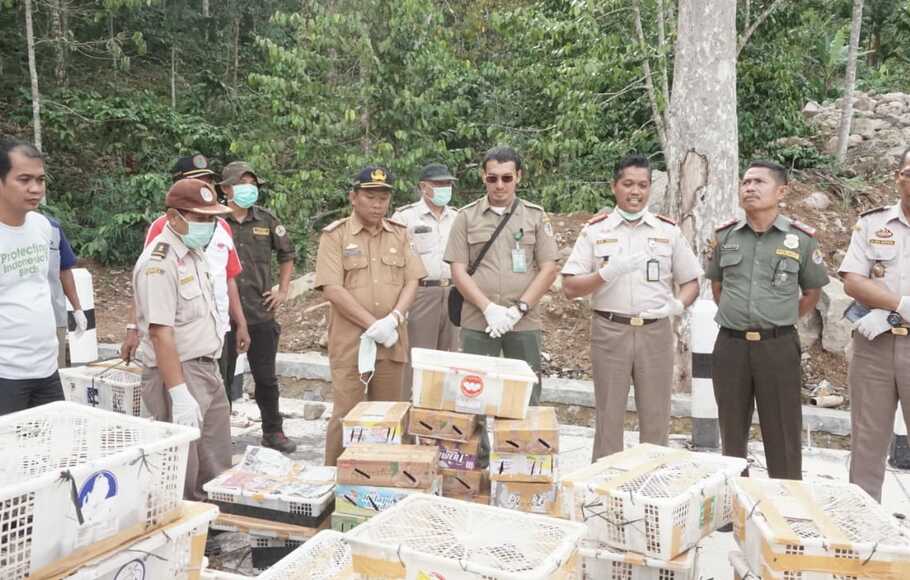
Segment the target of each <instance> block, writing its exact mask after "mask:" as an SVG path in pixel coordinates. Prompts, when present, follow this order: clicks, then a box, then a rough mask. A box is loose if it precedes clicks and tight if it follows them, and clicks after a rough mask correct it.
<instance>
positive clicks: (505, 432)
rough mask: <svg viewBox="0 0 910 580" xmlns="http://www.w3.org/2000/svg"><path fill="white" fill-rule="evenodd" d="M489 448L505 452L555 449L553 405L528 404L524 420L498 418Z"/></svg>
mask: <svg viewBox="0 0 910 580" xmlns="http://www.w3.org/2000/svg"><path fill="white" fill-rule="evenodd" d="M493 450H494V451H503V452H507V453H557V452H559V421H558V420H557V419H556V409H554V408H553V407H528V416H527V417H525V418H524V419H499V420H497V421H496V423H495V424H494V425H493Z"/></svg>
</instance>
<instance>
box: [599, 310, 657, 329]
mask: <svg viewBox="0 0 910 580" xmlns="http://www.w3.org/2000/svg"><path fill="white" fill-rule="evenodd" d="M594 312H596V313H597V314H598V316H603V317H604V318H606V319H607V320H611V321H613V322H618V323H620V324H628V325H629V326H644V325H646V324H651V323H652V322H657V321H658V320H661V319H660V318H639V317H637V316H633V317H631V318H630V317H628V316H622V315H620V314H616V313H615V312H604V311H603V310H595V311H594Z"/></svg>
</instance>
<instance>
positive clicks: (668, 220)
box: [655, 214, 676, 226]
mask: <svg viewBox="0 0 910 580" xmlns="http://www.w3.org/2000/svg"><path fill="white" fill-rule="evenodd" d="M655 217H656V218H657V219H659V220H660V221H662V222H667V223H668V224H670V225H671V226H675V225H676V220H674V219H672V218H669V217H667V216H665V215H663V214H657V215H656V216H655Z"/></svg>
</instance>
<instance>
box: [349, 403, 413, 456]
mask: <svg viewBox="0 0 910 580" xmlns="http://www.w3.org/2000/svg"><path fill="white" fill-rule="evenodd" d="M410 407H411V405H410V404H409V403H399V402H395V401H362V402H360V403H357V406H355V407H354V408H353V409H351V411H350V412H349V413H348V414H347V415H345V417H344V419H342V420H341V427H342V434H341V441H342V444H343V445H344V446H345V447H350V446H351V445H360V444H361V443H384V444H393V445H400V444H401V436H402V435H403V434H404V429H405V425H407V418H408V409H410Z"/></svg>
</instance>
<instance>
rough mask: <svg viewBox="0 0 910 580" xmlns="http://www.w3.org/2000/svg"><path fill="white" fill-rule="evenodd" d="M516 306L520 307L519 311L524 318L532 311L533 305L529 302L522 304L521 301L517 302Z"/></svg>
mask: <svg viewBox="0 0 910 580" xmlns="http://www.w3.org/2000/svg"><path fill="white" fill-rule="evenodd" d="M515 306H517V307H518V311H519V312H521V315H522V316H524V315H525V314H527V313H528V312H530V311H531V305H530V304H528V303H527V302H522V301H521V300H519V301H518V302H516V303H515Z"/></svg>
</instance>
